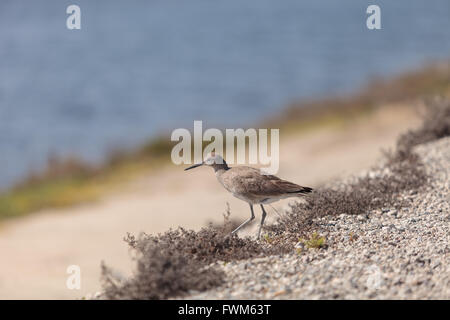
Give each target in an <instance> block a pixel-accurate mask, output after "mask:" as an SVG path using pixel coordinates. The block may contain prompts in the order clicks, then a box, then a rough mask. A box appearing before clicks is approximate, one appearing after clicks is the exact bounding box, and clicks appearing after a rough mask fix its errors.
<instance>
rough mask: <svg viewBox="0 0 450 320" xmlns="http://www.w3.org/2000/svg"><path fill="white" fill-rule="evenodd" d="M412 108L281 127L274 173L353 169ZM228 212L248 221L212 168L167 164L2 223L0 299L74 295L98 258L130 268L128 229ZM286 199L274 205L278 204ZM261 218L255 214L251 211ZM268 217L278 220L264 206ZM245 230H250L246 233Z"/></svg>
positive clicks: (310, 181) (366, 161)
mask: <svg viewBox="0 0 450 320" xmlns="http://www.w3.org/2000/svg"><path fill="white" fill-rule="evenodd" d="M417 123H418V119H417V117H416V114H415V113H414V112H412V111H411V110H410V109H406V108H396V109H394V111H392V109H389V110H388V111H386V110H383V109H382V111H380V112H378V113H377V114H375V115H374V116H372V117H370V119H368V118H367V119H362V120H359V121H358V122H356V123H352V124H350V125H349V126H347V127H345V128H340V129H336V128H335V129H331V128H328V129H319V130H316V131H313V132H309V133H305V134H302V135H301V136H295V135H290V136H286V137H284V136H283V132H281V146H280V152H281V156H280V162H281V163H280V172H279V174H278V176H280V177H282V178H285V179H288V180H292V181H294V182H297V183H299V184H303V185H307V186H312V187H314V186H316V185H318V184H320V183H322V182H324V181H326V180H329V179H333V178H337V177H340V176H344V175H347V174H350V173H352V172H358V171H360V170H362V169H365V168H367V167H368V166H370V165H371V164H372V163H374V162H375V161H376V159H377V158H379V156H380V152H379V151H380V148H387V147H389V146H392V145H393V143H394V141H395V139H396V137H397V136H398V134H399V133H401V132H403V131H404V130H405V129H406V128H409V127H413V126H415V125H417ZM226 202H229V204H230V207H231V212H232V215H233V216H234V217H236V218H238V219H244V218H247V216H248V214H249V212H248V206H247V204H245V203H244V202H242V201H240V200H238V199H235V198H233V197H232V196H231V195H229V194H228V193H226V192H225V190H223V189H222V187H221V186H220V185H219V184H218V183H217V181H216V180H215V177H214V175H213V172H212V170H211V169H208V168H199V169H197V170H193V171H190V172H183V171H182V168H181V167H175V166H173V167H171V168H168V169H164V170H162V171H160V172H157V173H151V174H148V175H146V176H143V177H142V178H140V179H139V180H138V181H135V182H133V183H132V184H131V185H127V186H124V188H123V191H122V192H120V193H118V194H114V195H111V196H109V197H107V198H105V199H103V200H102V201H100V202H98V203H95V204H86V205H82V206H77V207H75V208H71V209H65V210H48V211H45V212H42V213H39V214H34V215H31V216H29V217H27V218H23V219H19V220H15V221H12V222H9V223H7V224H4V225H2V226H0V252H1V253H2V258H1V259H0V270H1V272H0V299H9V298H41V299H51V298H62V299H66V298H79V297H81V296H83V295H84V294H86V293H88V292H95V291H97V290H98V288H99V281H98V280H99V274H100V261H101V260H104V261H106V263H107V264H109V265H111V266H114V267H115V268H118V269H120V270H123V271H124V273H125V274H126V273H128V272H129V270H130V267H131V266H130V259H129V257H128V249H127V246H126V244H125V243H124V242H123V241H122V238H123V236H124V235H125V234H126V232H132V233H139V232H140V231H145V232H147V233H157V232H163V231H165V230H167V229H169V228H171V227H172V228H175V227H177V226H179V225H180V226H183V227H186V228H195V229H196V228H199V227H201V226H203V225H205V223H206V222H208V221H218V222H220V221H221V220H222V214H221V213H222V212H224V211H225V209H226ZM287 203H288V201H286V200H285V201H284V202H279V203H277V204H276V207H277V208H283V206H284V205H286V204H287ZM256 213H257V217H258V218H259V211H256ZM269 215H271V216H273V217H276V215H275V214H274V213H273V211H272V210H271V209H270V211H269ZM250 231H251V230H250ZM72 264H75V265H79V266H80V267H81V276H82V287H81V290H69V289H67V288H66V279H67V276H68V275H67V274H66V268H67V267H68V266H69V265H72Z"/></svg>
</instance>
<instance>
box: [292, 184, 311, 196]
mask: <svg viewBox="0 0 450 320" xmlns="http://www.w3.org/2000/svg"><path fill="white" fill-rule="evenodd" d="M312 191H313V188H310V187H301V186H300V189H298V190H295V191H289V192H288V193H295V194H298V195H304V194H308V193H311V192H312Z"/></svg>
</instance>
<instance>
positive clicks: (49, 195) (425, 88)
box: [0, 64, 450, 220]
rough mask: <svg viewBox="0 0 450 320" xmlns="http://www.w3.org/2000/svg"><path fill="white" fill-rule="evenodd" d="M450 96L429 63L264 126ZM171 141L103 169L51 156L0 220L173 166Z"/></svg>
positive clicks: (317, 122) (333, 121) (2, 199)
mask: <svg viewBox="0 0 450 320" xmlns="http://www.w3.org/2000/svg"><path fill="white" fill-rule="evenodd" d="M433 94H442V95H447V96H450V75H449V73H448V64H447V65H445V66H444V67H442V66H440V67H435V66H433V67H428V68H425V69H423V70H420V71H417V72H413V73H408V74H405V75H402V76H400V77H398V78H395V79H393V80H390V81H384V82H383V81H374V82H373V83H371V84H370V85H369V86H368V87H367V88H366V89H364V90H362V91H361V93H359V94H357V95H352V96H347V97H333V98H328V99H322V100H315V101H310V102H306V103H301V104H293V105H291V106H290V107H288V108H287V110H286V112H284V113H283V114H282V115H281V116H280V117H279V118H277V119H274V120H272V121H270V122H265V123H263V124H261V125H260V126H261V127H265V128H280V129H282V131H283V133H284V134H285V133H286V132H295V133H296V134H298V133H299V132H303V131H309V130H312V129H317V128H320V127H333V126H342V125H345V124H346V123H349V122H352V121H354V120H355V119H359V118H361V117H364V116H367V115H370V114H371V112H373V111H374V110H376V109H377V108H378V107H379V106H380V105H383V104H386V103H395V102H397V101H407V100H409V99H415V98H419V97H422V96H427V95H433ZM174 144H175V143H172V142H171V141H170V139H169V137H160V138H158V139H154V140H151V141H149V142H148V143H146V144H144V145H143V146H142V147H140V148H138V149H137V150H134V151H123V150H122V151H121V150H119V151H116V152H113V153H112V154H110V155H109V156H108V157H107V160H106V161H105V162H104V163H103V164H102V165H100V166H98V167H92V166H90V165H88V164H86V163H85V162H83V161H81V160H79V159H76V158H68V159H55V158H53V159H50V160H49V162H48V165H47V168H46V169H45V170H43V171H42V172H39V173H34V174H31V175H30V176H29V177H28V178H27V179H25V180H24V181H22V182H21V183H19V184H18V185H16V186H14V187H12V188H11V189H9V190H6V191H4V192H3V193H0V220H1V219H5V218H11V217H17V216H22V215H25V214H28V213H31V212H35V211H38V210H42V209H47V208H58V207H67V206H72V205H74V204H79V203H83V202H87V201H94V200H96V199H98V198H99V197H100V196H102V195H104V194H106V193H107V192H110V191H112V190H114V188H115V187H116V186H117V185H118V184H119V183H120V182H124V181H128V180H130V179H132V178H133V177H136V176H137V175H139V174H142V173H143V172H146V171H149V170H152V169H153V168H155V167H156V166H161V165H163V164H168V163H170V162H169V159H170V152H171V149H172V146H173V145H174Z"/></svg>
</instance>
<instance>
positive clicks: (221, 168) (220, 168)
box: [212, 161, 230, 173]
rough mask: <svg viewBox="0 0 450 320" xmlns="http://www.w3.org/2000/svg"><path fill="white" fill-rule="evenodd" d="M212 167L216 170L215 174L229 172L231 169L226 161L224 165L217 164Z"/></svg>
mask: <svg viewBox="0 0 450 320" xmlns="http://www.w3.org/2000/svg"><path fill="white" fill-rule="evenodd" d="M212 167H213V168H214V172H215V173H218V172H220V171H227V170H228V169H230V167H228V165H227V163H226V162H225V161H224V162H223V163H216V164H214V165H213V166H212Z"/></svg>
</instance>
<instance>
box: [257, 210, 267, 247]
mask: <svg viewBox="0 0 450 320" xmlns="http://www.w3.org/2000/svg"><path fill="white" fill-rule="evenodd" d="M261 209H262V217H261V224H260V225H259V230H258V236H257V238H256V239H257V240H259V237H260V236H261V229H262V227H263V225H264V220H265V219H266V215H267V212H266V210H264V207H263V205H261Z"/></svg>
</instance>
